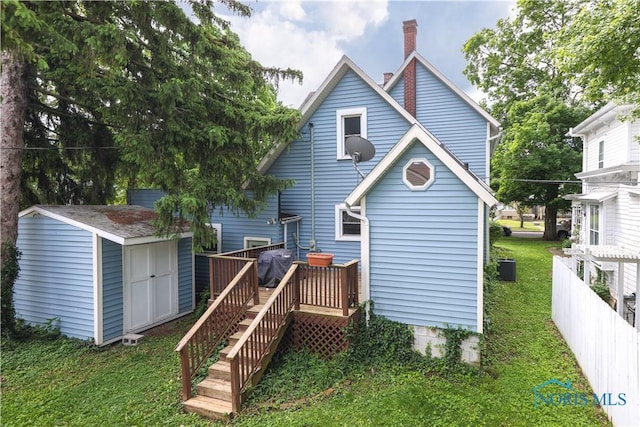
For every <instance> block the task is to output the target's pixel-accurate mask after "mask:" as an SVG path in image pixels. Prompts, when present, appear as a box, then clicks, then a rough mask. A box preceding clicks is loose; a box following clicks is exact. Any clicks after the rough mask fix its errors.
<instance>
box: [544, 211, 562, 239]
mask: <svg viewBox="0 0 640 427" xmlns="http://www.w3.org/2000/svg"><path fill="white" fill-rule="evenodd" d="M557 216H558V208H556V207H555V206H548V205H547V206H545V215H544V235H543V236H542V238H543V239H544V240H556V239H557V236H556V234H557V231H556V218H557Z"/></svg>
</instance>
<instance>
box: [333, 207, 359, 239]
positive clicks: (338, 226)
mask: <svg viewBox="0 0 640 427" xmlns="http://www.w3.org/2000/svg"><path fill="white" fill-rule="evenodd" d="M351 211H352V212H354V213H358V214H359V213H360V207H358V206H355V207H352V208H351ZM343 212H347V206H346V205H345V204H344V203H341V204H339V205H336V206H335V230H336V240H337V241H345V242H359V241H360V239H361V236H362V222H360V233H361V234H358V235H354V234H343V233H342V213H343ZM347 213H348V212H347Z"/></svg>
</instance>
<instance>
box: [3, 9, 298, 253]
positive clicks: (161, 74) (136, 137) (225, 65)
mask: <svg viewBox="0 0 640 427" xmlns="http://www.w3.org/2000/svg"><path fill="white" fill-rule="evenodd" d="M217 3H218V2H215V1H211V0H205V1H196V0H193V1H189V2H188V6H189V7H190V8H191V10H192V11H193V15H194V16H193V18H195V19H192V17H190V16H187V14H185V12H184V10H183V8H182V7H181V6H180V5H178V4H177V3H176V2H170V1H163V2H144V1H142V2H139V1H126V2H124V1H121V2H82V1H65V2H60V1H58V2H15V1H9V2H3V5H2V6H3V9H2V13H3V20H2V35H3V39H4V40H3V41H4V42H5V43H4V44H3V49H11V50H12V51H15V52H19V54H21V55H22V57H23V58H24V59H25V61H27V62H28V64H29V67H28V73H27V75H26V76H25V78H26V79H27V82H28V87H29V91H30V93H29V105H28V108H27V114H26V117H24V118H22V117H21V118H17V120H21V121H24V122H25V130H26V133H25V137H24V138H25V144H26V148H27V151H26V153H27V154H26V155H25V156H24V162H23V163H24V165H23V168H24V174H23V182H22V188H23V197H22V203H23V205H27V204H31V203H64V204H67V203H107V202H109V201H112V200H114V198H115V197H116V194H117V193H118V191H120V192H121V191H122V189H123V188H126V187H128V186H131V187H137V186H149V187H153V188H159V189H162V190H163V191H165V192H166V193H167V197H166V199H164V200H162V201H160V202H159V203H158V205H157V206H156V209H157V210H158V211H159V219H158V221H157V223H156V225H157V226H158V228H159V234H161V235H173V234H175V233H176V232H177V231H178V230H179V227H180V226H182V225H187V226H189V227H190V228H191V231H193V232H194V246H195V247H196V248H198V247H206V246H208V244H210V243H211V241H212V239H213V236H212V235H211V232H210V231H209V228H207V227H206V226H205V223H207V222H210V221H211V215H212V213H213V212H214V210H215V209H216V208H219V207H221V206H229V207H230V208H231V209H232V211H234V212H239V211H243V212H246V213H247V214H249V215H252V214H255V213H256V212H257V211H259V210H260V208H262V207H263V206H264V203H265V200H266V197H267V196H268V195H270V194H274V193H275V192H276V191H278V190H281V189H283V188H285V187H286V186H287V185H288V184H289V183H288V182H283V181H280V180H278V179H276V178H275V177H272V176H263V175H261V174H260V173H259V172H258V170H257V165H258V162H259V161H260V159H261V158H262V157H263V156H264V155H265V154H266V153H267V152H268V150H269V149H270V148H271V147H273V145H274V144H275V143H276V142H278V141H281V140H291V139H293V138H295V137H296V136H297V134H298V131H297V126H298V121H299V118H300V116H299V112H298V111H297V110H294V109H291V108H287V107H285V106H283V105H281V104H280V103H278V102H277V100H276V89H275V87H276V86H277V84H278V82H279V81H280V80H281V79H292V80H295V79H297V80H300V79H301V78H302V75H301V73H300V72H299V71H296V70H291V69H284V70H283V69H277V68H270V67H265V66H263V65H261V64H260V63H258V62H256V61H254V60H253V59H252V58H251V55H250V54H249V53H248V52H247V51H246V50H245V49H244V48H243V47H242V45H241V44H240V41H239V39H238V36H237V35H236V34H234V33H233V32H232V31H231V30H230V29H229V24H228V22H227V21H225V20H224V19H221V18H219V17H217V16H216V15H215V14H214V13H213V8H214V6H215V5H216V4H217ZM221 3H223V4H224V5H225V6H226V7H227V8H228V9H230V10H231V11H234V12H236V13H239V14H240V15H243V16H249V15H250V12H251V9H250V8H249V7H247V6H246V5H244V4H242V3H240V2H237V1H235V0H223V1H221ZM31 148H33V149H34V150H29V149H31ZM175 213H177V214H178V215H179V216H180V217H179V218H178V220H177V221H174V218H173V215H174V214H175Z"/></svg>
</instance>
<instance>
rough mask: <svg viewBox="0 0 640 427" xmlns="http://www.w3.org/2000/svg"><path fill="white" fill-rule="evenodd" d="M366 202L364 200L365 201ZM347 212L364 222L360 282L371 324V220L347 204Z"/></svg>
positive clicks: (367, 318) (367, 317)
mask: <svg viewBox="0 0 640 427" xmlns="http://www.w3.org/2000/svg"><path fill="white" fill-rule="evenodd" d="M363 201H364V200H363ZM363 201H361V208H366V206H364V207H363V206H362V202H363ZM344 206H345V210H346V211H347V213H348V214H349V215H350V216H352V217H354V218H357V219H359V220H360V221H362V229H361V230H360V238H361V245H360V256H361V258H362V263H361V270H360V281H361V283H360V284H361V285H362V302H363V303H364V304H365V313H366V321H367V323H368V322H369V310H370V306H369V300H370V299H371V289H370V283H369V269H370V264H371V263H370V260H369V218H367V217H366V216H364V215H361V214H359V213H356V212H354V211H352V210H351V206H349V205H348V204H347V203H346V202H345V204H344Z"/></svg>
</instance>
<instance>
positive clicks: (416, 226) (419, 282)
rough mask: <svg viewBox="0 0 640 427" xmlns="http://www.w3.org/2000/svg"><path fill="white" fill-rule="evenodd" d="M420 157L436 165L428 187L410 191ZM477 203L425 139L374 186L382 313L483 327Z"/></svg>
mask: <svg viewBox="0 0 640 427" xmlns="http://www.w3.org/2000/svg"><path fill="white" fill-rule="evenodd" d="M413 157H424V158H426V159H427V160H428V161H429V162H430V163H431V164H432V165H433V166H434V168H435V169H436V175H435V181H434V182H433V183H432V184H431V186H430V187H428V188H427V189H426V190H425V191H410V190H409V189H408V188H407V187H406V186H405V184H404V182H403V181H402V168H403V167H404V165H405V164H406V163H407V162H408V161H409V160H410V159H411V158H413ZM477 201H478V199H477V196H476V195H475V194H474V193H473V192H472V191H471V190H470V189H469V188H468V187H467V186H466V185H465V184H464V183H462V181H460V179H459V178H457V177H456V176H455V175H454V174H453V173H452V172H451V171H450V170H449V169H447V168H446V167H445V166H444V165H443V164H442V163H441V162H440V161H439V160H438V159H437V158H436V157H435V156H433V155H432V154H431V153H430V152H429V151H428V150H427V149H426V148H425V147H424V146H423V145H422V144H419V143H416V144H414V145H413V146H412V147H411V148H410V149H409V150H408V151H407V152H406V153H405V154H404V155H403V156H402V158H401V159H399V160H398V162H397V163H396V164H395V165H394V166H393V167H392V168H391V169H390V170H389V171H388V172H387V174H386V175H385V176H384V177H383V179H382V180H381V181H380V182H379V183H378V184H377V185H376V186H375V187H374V188H373V189H372V190H371V191H370V193H369V194H368V195H367V197H366V215H367V217H368V218H369V220H370V257H371V258H370V264H371V299H372V300H373V301H374V302H375V307H376V312H377V313H378V314H381V315H383V316H385V317H387V318H389V319H392V320H397V321H400V322H403V323H407V324H411V325H420V326H436V327H443V326H445V324H449V325H451V326H454V327H455V326H462V327H467V328H470V329H472V330H476V324H477V248H478V239H477V224H478V218H477V215H478V205H477Z"/></svg>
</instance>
